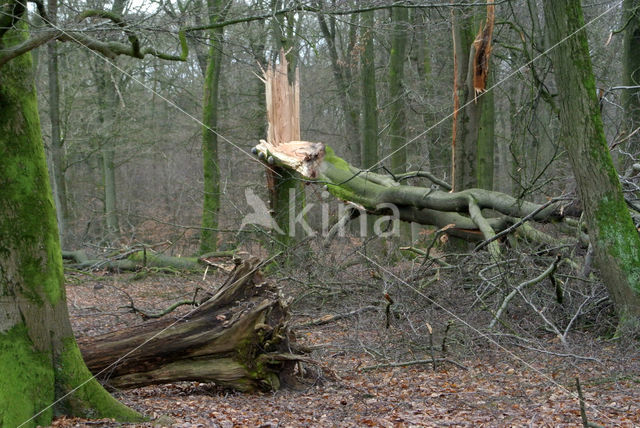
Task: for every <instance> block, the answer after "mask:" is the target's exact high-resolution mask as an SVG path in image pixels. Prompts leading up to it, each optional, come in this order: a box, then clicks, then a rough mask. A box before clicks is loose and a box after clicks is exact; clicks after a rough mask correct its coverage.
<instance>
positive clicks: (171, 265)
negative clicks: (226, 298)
mask: <svg viewBox="0 0 640 428" xmlns="http://www.w3.org/2000/svg"><path fill="white" fill-rule="evenodd" d="M241 253H242V254H246V253H244V252H237V251H233V250H231V251H214V252H211V253H207V254H203V255H202V256H200V257H174V256H167V255H165V254H161V253H156V252H154V251H150V250H135V251H130V252H128V253H124V254H118V255H115V256H113V257H108V258H105V259H89V257H88V256H87V254H86V253H85V252H84V251H82V250H78V251H63V252H62V257H63V259H64V260H68V261H69V262H70V263H68V264H65V266H67V267H71V268H73V269H79V270H97V269H106V270H110V271H116V272H119V271H137V270H140V269H142V268H155V269H160V270H162V269H166V270H170V269H174V270H180V271H188V270H202V269H204V268H205V267H206V266H214V267H216V268H222V269H223V270H230V268H229V266H230V265H229V264H228V263H221V262H219V261H218V259H222V258H226V259H231V258H233V257H235V256H236V255H240V254H241Z"/></svg>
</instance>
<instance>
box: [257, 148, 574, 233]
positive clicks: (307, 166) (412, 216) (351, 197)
mask: <svg viewBox="0 0 640 428" xmlns="http://www.w3.org/2000/svg"><path fill="white" fill-rule="evenodd" d="M253 151H254V153H255V154H257V155H258V157H259V158H260V159H262V160H265V161H266V162H267V164H269V165H278V166H280V167H284V168H288V169H291V170H293V171H296V172H297V173H299V174H300V175H302V176H303V177H304V178H306V179H308V180H309V181H311V182H318V183H322V184H325V185H326V188H327V190H328V191H329V192H330V193H331V194H333V195H334V196H335V197H337V198H339V199H342V200H344V201H349V202H352V203H355V204H358V205H360V206H361V207H362V208H363V209H364V210H366V211H367V212H370V213H373V214H388V213H389V209H388V208H387V207H385V204H392V205H394V206H395V207H396V208H397V209H398V212H399V217H400V220H404V221H411V222H416V223H420V224H424V225H433V226H437V227H439V228H442V227H444V226H446V225H450V224H452V225H453V227H451V228H450V229H448V230H447V233H451V234H453V235H457V236H461V237H464V238H466V239H476V240H477V239H483V238H484V239H489V238H490V237H491V236H492V234H493V233H495V232H499V231H501V230H504V229H506V228H507V227H509V226H510V225H511V224H513V222H514V221H518V219H519V218H523V217H527V216H530V219H531V220H534V221H540V222H543V221H552V220H559V219H562V218H564V217H565V216H573V217H576V216H579V215H580V210H579V209H575V208H574V207H573V206H567V205H566V203H565V204H563V201H557V202H554V203H550V204H548V206H543V205H541V204H536V203H533V202H529V201H524V200H520V199H516V198H514V197H512V196H510V195H507V194H505V193H501V192H495V191H490V190H484V189H467V190H463V191H460V192H447V191H442V190H440V189H439V188H438V187H437V186H434V187H419V186H409V185H404V184H401V183H400V182H399V181H397V180H396V177H393V176H391V175H381V174H377V173H373V172H369V171H367V170H361V169H358V168H356V167H354V166H353V165H350V164H349V163H347V162H346V161H345V160H344V159H342V158H340V157H339V156H337V155H336V154H335V153H334V152H333V150H332V149H331V148H330V147H328V146H325V145H324V144H322V143H311V142H304V141H292V142H290V143H283V144H279V145H277V146H274V145H271V144H269V143H267V142H266V141H261V142H260V144H258V145H256V146H255V148H254V150H253ZM414 174H415V173H414ZM470 207H471V211H473V213H474V215H473V216H472V215H470V212H471V211H470ZM487 210H490V211H491V212H492V213H490V214H489V215H487ZM481 214H482V215H481ZM485 217H486V218H485Z"/></svg>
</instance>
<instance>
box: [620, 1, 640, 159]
mask: <svg viewBox="0 0 640 428" xmlns="http://www.w3.org/2000/svg"><path fill="white" fill-rule="evenodd" d="M623 10H624V11H623V14H622V22H623V24H624V25H625V28H624V44H623V53H622V66H623V69H622V82H623V84H624V85H625V86H628V88H627V89H625V90H624V92H623V93H622V106H623V107H624V111H625V131H626V132H627V134H631V133H632V132H633V130H634V129H636V128H638V127H640V0H624V3H623ZM627 147H628V148H627V150H626V151H627V152H628V153H631V154H632V155H634V156H638V155H640V136H638V135H637V134H636V135H633V136H632V137H630V140H629V143H628V145H627ZM629 161H631V160H629Z"/></svg>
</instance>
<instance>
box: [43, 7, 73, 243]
mask: <svg viewBox="0 0 640 428" xmlns="http://www.w3.org/2000/svg"><path fill="white" fill-rule="evenodd" d="M48 6H49V7H48V11H47V12H48V18H49V22H51V23H52V24H54V25H55V23H56V22H57V10H58V1H57V0H49V1H48ZM57 43H58V42H57V41H56V40H52V41H50V42H49V43H48V44H47V53H48V56H47V68H48V70H47V71H48V75H49V121H50V122H51V141H50V150H51V170H52V171H51V176H52V178H53V180H52V182H51V184H52V187H53V189H52V190H53V199H54V201H55V204H56V215H57V219H58V232H59V235H60V245H61V246H62V247H64V246H65V245H66V241H65V238H66V232H67V219H68V218H69V210H68V207H67V184H66V180H65V159H64V147H63V141H62V138H61V136H60V82H59V74H60V73H59V71H58V44H57Z"/></svg>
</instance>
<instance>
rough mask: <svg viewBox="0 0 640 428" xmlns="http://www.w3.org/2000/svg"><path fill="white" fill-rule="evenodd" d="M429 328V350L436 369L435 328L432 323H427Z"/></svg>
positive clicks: (434, 369) (432, 363)
mask: <svg viewBox="0 0 640 428" xmlns="http://www.w3.org/2000/svg"><path fill="white" fill-rule="evenodd" d="M427 329H428V330H429V352H430V353H431V365H432V366H433V371H434V372H435V371H436V355H435V353H434V352H433V329H432V328H431V324H429V323H427Z"/></svg>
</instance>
